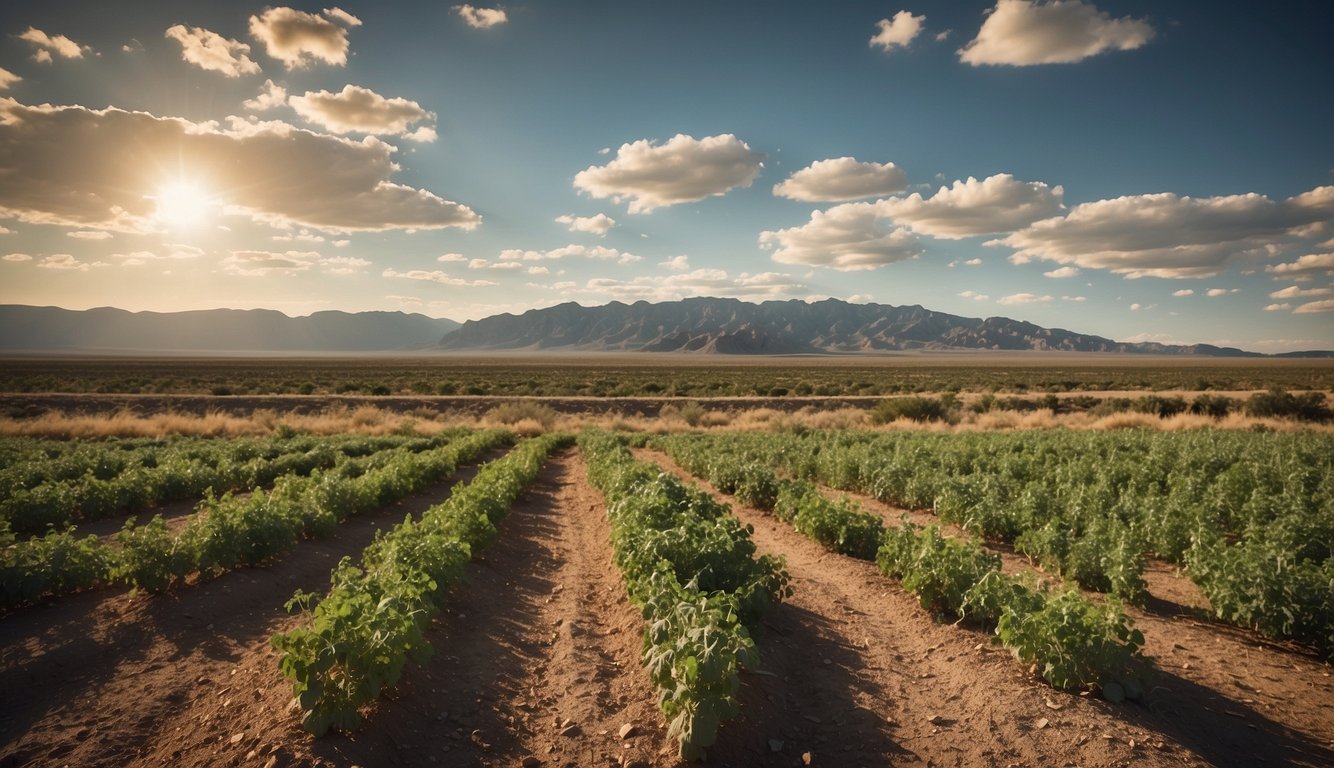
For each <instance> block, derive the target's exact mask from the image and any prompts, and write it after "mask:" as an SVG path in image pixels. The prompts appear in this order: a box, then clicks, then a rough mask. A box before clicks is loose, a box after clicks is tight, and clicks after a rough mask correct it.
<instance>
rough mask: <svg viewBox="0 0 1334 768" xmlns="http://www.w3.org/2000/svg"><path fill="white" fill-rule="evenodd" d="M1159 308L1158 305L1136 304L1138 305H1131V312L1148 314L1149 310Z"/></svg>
mask: <svg viewBox="0 0 1334 768" xmlns="http://www.w3.org/2000/svg"><path fill="white" fill-rule="evenodd" d="M1157 306H1158V305H1157V304H1140V303H1139V302H1136V303H1134V304H1131V305H1130V311H1131V312H1148V311H1149V310H1151V309H1153V308H1155V307H1157Z"/></svg>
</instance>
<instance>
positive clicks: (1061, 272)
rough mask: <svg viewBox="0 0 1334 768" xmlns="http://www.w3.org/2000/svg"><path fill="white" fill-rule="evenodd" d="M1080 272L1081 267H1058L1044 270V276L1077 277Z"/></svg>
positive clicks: (1058, 277)
mask: <svg viewBox="0 0 1334 768" xmlns="http://www.w3.org/2000/svg"><path fill="white" fill-rule="evenodd" d="M1078 274H1079V267H1058V268H1056V269H1053V270H1051V271H1050V272H1043V273H1042V276H1043V277H1051V278H1055V279H1057V280H1059V279H1062V278H1066V277H1075V276H1077V275H1078Z"/></svg>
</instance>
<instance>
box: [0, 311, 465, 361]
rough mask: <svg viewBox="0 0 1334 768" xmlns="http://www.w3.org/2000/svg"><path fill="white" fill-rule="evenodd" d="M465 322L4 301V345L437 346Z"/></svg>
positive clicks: (184, 348) (140, 348) (139, 348)
mask: <svg viewBox="0 0 1334 768" xmlns="http://www.w3.org/2000/svg"><path fill="white" fill-rule="evenodd" d="M458 327H459V324H458V323H456V322H454V321H453V320H439V319H436V318H432V317H427V316H425V315H419V314H406V313H403V312H356V313H349V312H316V313H314V314H311V315H307V316H305V317H288V316H287V315H285V314H283V313H282V312H277V311H275V310H272V309H202V310H195V311H191V312H127V311H125V310H123V309H113V308H111V307H99V308H97V309H89V310H83V311H76V310H69V309H60V308H59V307H29V306H22V305H14V304H11V305H0V349H3V350H9V351H16V352H17V351H23V352H35V351H61V350H65V351H81V352H381V351H393V350H407V349H414V348H421V347H426V346H432V345H434V344H436V343H437V342H438V341H439V340H440V337H441V336H443V335H445V334H446V333H449V332H450V331H452V330H454V329H456V328H458Z"/></svg>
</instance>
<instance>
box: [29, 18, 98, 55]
mask: <svg viewBox="0 0 1334 768" xmlns="http://www.w3.org/2000/svg"><path fill="white" fill-rule="evenodd" d="M19 39H20V40H26V41H28V42H29V43H32V45H33V48H35V49H36V50H35V51H34V52H33V54H32V60H33V61H35V62H37V63H39V64H50V63H51V56H52V54H54V55H56V56H59V57H61V58H62V59H81V58H83V54H84V52H85V51H92V50H93V49H92V48H89V47H88V46H86V45H79V44H78V43H76V42H74V41H73V40H71V39H69V38H68V37H65V36H64V35H48V34H46V33H45V32H43V31H42V30H40V29H38V28H36V27H28V29H27V30H26V31H25V32H23V33H22V34H20V35H19Z"/></svg>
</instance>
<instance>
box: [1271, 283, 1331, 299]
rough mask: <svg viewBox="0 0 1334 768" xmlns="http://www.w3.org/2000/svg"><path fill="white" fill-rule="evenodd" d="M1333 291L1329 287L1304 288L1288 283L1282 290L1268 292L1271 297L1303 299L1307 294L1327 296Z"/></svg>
mask: <svg viewBox="0 0 1334 768" xmlns="http://www.w3.org/2000/svg"><path fill="white" fill-rule="evenodd" d="M1331 293H1334V290H1331V289H1329V288H1306V289H1303V288H1301V287H1299V286H1296V285H1290V286H1288V287H1287V288H1284V289H1282V290H1278V291H1274V292H1273V293H1271V294H1269V298H1271V299H1304V298H1306V297H1308V296H1328V295H1330V294H1331Z"/></svg>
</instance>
